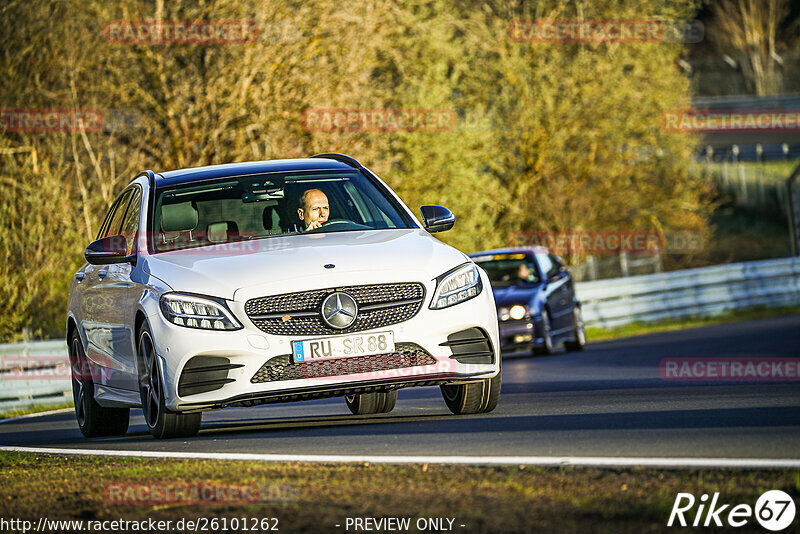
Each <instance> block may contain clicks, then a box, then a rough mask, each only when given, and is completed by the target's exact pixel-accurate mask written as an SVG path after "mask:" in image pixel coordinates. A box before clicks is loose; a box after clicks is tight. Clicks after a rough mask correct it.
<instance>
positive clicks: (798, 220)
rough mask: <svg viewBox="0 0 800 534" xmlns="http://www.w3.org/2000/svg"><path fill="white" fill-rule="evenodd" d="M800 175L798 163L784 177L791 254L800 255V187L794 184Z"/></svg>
mask: <svg viewBox="0 0 800 534" xmlns="http://www.w3.org/2000/svg"><path fill="white" fill-rule="evenodd" d="M798 176H800V163H798V164H797V167H795V168H794V170H793V171H792V174H791V175H790V176H789V178H787V179H786V206H787V209H788V210H789V234H790V235H791V238H792V256H800V189H798V187H797V186H796V184H797V177H798Z"/></svg>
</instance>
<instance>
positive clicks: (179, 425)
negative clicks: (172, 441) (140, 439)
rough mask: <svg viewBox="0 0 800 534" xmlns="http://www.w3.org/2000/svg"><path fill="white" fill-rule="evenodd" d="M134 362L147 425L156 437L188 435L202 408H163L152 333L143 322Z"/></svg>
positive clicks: (196, 424)
mask: <svg viewBox="0 0 800 534" xmlns="http://www.w3.org/2000/svg"><path fill="white" fill-rule="evenodd" d="M136 364H137V367H138V372H139V395H140V397H141V399H142V412H143V413H144V420H145V423H147V428H148V429H149V430H150V433H151V434H152V435H153V437H154V438H156V439H169V438H188V437H191V436H194V435H195V434H197V432H198V431H199V430H200V422H201V420H202V418H203V414H202V412H196V413H189V414H186V413H176V412H171V411H169V410H167V408H166V405H165V398H164V382H163V378H162V376H161V369H160V368H159V366H158V357H157V355H156V351H155V344H154V343H153V335H152V334H151V333H150V329H149V328H148V327H147V325H146V324H144V325H142V328H141V330H140V331H139V339H138V342H137V343H136Z"/></svg>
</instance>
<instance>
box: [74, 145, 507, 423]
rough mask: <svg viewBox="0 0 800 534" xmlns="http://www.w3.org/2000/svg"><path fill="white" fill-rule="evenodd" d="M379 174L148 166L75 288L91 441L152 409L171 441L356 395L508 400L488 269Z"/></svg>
mask: <svg viewBox="0 0 800 534" xmlns="http://www.w3.org/2000/svg"><path fill="white" fill-rule="evenodd" d="M421 213H422V220H423V222H424V225H420V224H419V223H418V222H417V220H416V219H415V218H414V215H413V213H412V212H411V211H410V210H409V209H408V207H406V206H405V205H404V204H403V202H402V201H401V200H400V198H399V197H398V196H397V195H396V194H395V193H394V192H392V191H391V190H390V189H389V187H388V186H387V185H386V184H385V183H384V182H383V181H382V180H381V179H380V178H378V177H377V176H376V175H375V174H373V173H372V172H371V171H370V170H369V169H367V168H366V167H364V166H362V165H361V164H360V163H359V162H358V161H356V160H355V159H353V158H351V157H349V156H345V155H342V154H319V155H316V156H312V157H310V158H306V159H290V160H274V161H261V162H253V163H237V164H230V165H216V166H210V167H201V168H194V169H184V170H178V171H170V172H163V173H160V174H157V173H154V172H152V171H144V172H142V173H141V174H139V175H138V176H137V177H136V178H135V179H134V180H133V181H132V182H131V183H130V184H129V185H128V186H127V187H126V188H125V189H124V191H123V192H122V194H121V195H120V196H119V197H118V198H117V199H116V200H115V201H114V203H113V205H112V206H111V209H110V210H109V212H108V214H107V215H106V218H105V220H104V222H103V225H102V227H101V229H100V232H99V234H98V235H97V240H96V241H94V242H92V243H91V244H90V245H89V246H88V248H87V249H86V261H87V263H86V264H85V265H83V267H81V268H80V269H79V270H78V272H77V273H75V275H74V276H73V278H72V281H71V284H70V290H69V305H68V310H67V324H66V327H67V340H68V344H69V355H70V360H71V365H72V385H73V392H74V398H75V413H76V416H77V420H78V424H79V426H80V429H81V432H82V433H83V434H84V435H85V436H87V437H91V436H100V435H106V436H108V435H119V434H124V433H125V432H126V431H127V429H128V421H129V416H130V409H131V408H139V407H141V408H142V410H143V412H144V419H145V421H146V422H147V426H148V427H149V429H150V431H151V433H152V434H153V435H154V436H155V437H157V438H168V437H185V436H192V435H194V434H196V433H197V432H198V430H199V428H200V420H201V416H202V412H203V411H206V410H211V409H214V408H222V407H226V406H255V405H259V404H264V403H277V402H294V401H301V400H310V399H320V398H327V397H344V399H345V402H346V404H347V406H348V407H349V409H350V411H352V412H353V413H354V414H359V415H361V414H377V413H387V412H389V411H391V410H392V409H393V408H394V406H395V402H396V400H397V391H398V389H400V388H404V387H409V386H439V387H440V388H441V391H442V396H443V397H444V401H445V403H446V404H447V406H448V408H449V409H450V410H451V411H452V412H453V413H455V414H470V413H484V412H489V411H491V410H492V409H494V407H495V406H496V405H497V402H498V399H499V395H500V382H501V373H500V353H499V347H500V344H499V342H498V328H497V313H496V308H495V303H494V298H493V296H492V291H491V287H490V285H489V279H488V278H487V276H486V273H485V272H484V271H483V270H482V269H481V268H480V267H478V266H476V265H475V264H474V263H473V262H472V260H471V259H470V258H469V257H468V256H467V255H465V254H463V253H462V252H459V251H458V250H456V249H455V248H453V247H451V246H449V245H446V244H444V243H442V242H441V241H439V240H438V239H436V238H434V237H433V236H431V234H432V233H435V232H441V231H445V230H449V229H450V228H451V227H452V226H453V224H454V222H455V217H454V216H453V214H452V213H451V212H450V211H449V210H447V209H446V208H443V207H440V206H423V207H422V209H421Z"/></svg>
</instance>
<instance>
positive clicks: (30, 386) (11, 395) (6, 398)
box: [0, 339, 72, 412]
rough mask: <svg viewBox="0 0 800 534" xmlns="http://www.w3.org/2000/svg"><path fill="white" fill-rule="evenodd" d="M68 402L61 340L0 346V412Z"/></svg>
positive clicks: (69, 387)
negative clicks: (35, 405)
mask: <svg viewBox="0 0 800 534" xmlns="http://www.w3.org/2000/svg"><path fill="white" fill-rule="evenodd" d="M69 400H72V383H71V381H70V368H69V358H68V356H67V344H66V343H65V342H64V340H63V339H56V340H52V341H32V342H28V343H13V344H8V345H0V412H6V411H9V410H17V409H23V408H27V407H30V406H33V405H34V404H43V405H52V404H61V403H63V402H65V401H69Z"/></svg>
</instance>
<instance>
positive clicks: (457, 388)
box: [441, 370, 503, 415]
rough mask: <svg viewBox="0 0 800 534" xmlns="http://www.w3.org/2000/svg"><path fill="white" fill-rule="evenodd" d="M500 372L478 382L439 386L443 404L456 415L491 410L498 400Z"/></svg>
mask: <svg viewBox="0 0 800 534" xmlns="http://www.w3.org/2000/svg"><path fill="white" fill-rule="evenodd" d="M502 373H503V372H502V370H500V372H498V373H497V376H495V377H494V378H487V379H485V380H480V381H478V382H470V383H468V384H445V385H443V386H441V389H442V397H444V402H445V404H447V407H448V408H450V411H451V412H453V413H454V414H456V415H466V414H474V413H489V412H491V411H492V410H494V409H495V407H496V406H497V402H498V401H499V400H500V386H501V384H502V382H503V374H502Z"/></svg>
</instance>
